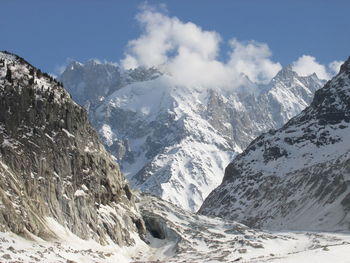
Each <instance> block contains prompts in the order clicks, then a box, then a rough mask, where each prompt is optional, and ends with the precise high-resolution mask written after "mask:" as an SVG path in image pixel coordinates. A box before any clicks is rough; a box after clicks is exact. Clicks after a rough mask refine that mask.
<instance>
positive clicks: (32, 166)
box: [0, 52, 145, 245]
mask: <svg viewBox="0 0 350 263" xmlns="http://www.w3.org/2000/svg"><path fill="white" fill-rule="evenodd" d="M48 218H51V219H52V220H55V221H56V222H58V224H60V225H61V226H62V227H63V228H66V229H67V230H69V231H71V232H72V233H74V234H76V235H77V236H79V237H80V238H83V239H94V240H95V241H97V242H99V243H101V244H106V243H113V244H119V245H132V244H134V238H133V237H134V236H138V234H140V235H142V234H144V232H145V229H144V225H143V221H142V219H141V216H140V215H139V213H138V212H137V210H136V207H135V204H134V200H133V195H132V194H131V192H130V189H129V185H128V183H127V181H126V180H125V179H124V177H123V175H122V173H121V172H120V170H119V167H118V165H117V164H116V163H115V162H114V160H113V159H112V158H111V156H110V154H109V153H107V152H106V150H105V148H104V147H103V145H102V144H101V143H100V141H99V139H98V136H97V134H96V132H95V131H94V130H93V128H92V127H91V126H90V124H89V122H88V120H87V115H86V112H85V110H84V109H83V108H82V107H80V106H79V105H77V104H76V103H75V102H73V101H72V99H71V98H70V95H69V94H68V92H66V91H65V90H64V89H63V87H62V85H61V84H60V83H59V82H57V81H55V80H53V79H52V78H51V77H50V76H49V75H47V74H44V73H42V72H40V71H39V70H38V69H36V68H34V67H33V66H31V65H30V64H29V63H27V62H26V61H25V60H23V59H22V58H20V57H18V56H16V55H13V54H9V53H6V52H0V231H12V232H14V233H16V234H19V235H22V236H25V237H27V238H32V235H36V236H39V237H41V238H43V239H52V238H57V235H56V233H55V229H53V228H52V224H50V222H49V221H48Z"/></svg>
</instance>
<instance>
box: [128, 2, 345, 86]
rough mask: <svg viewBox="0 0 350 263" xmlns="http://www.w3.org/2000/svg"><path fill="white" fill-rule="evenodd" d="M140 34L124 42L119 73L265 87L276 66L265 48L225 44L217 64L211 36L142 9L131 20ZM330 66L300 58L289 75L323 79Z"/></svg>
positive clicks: (217, 46) (216, 45)
mask: <svg viewBox="0 0 350 263" xmlns="http://www.w3.org/2000/svg"><path fill="white" fill-rule="evenodd" d="M136 19H137V21H138V23H139V24H140V26H141V29H142V33H141V35H140V36H139V37H138V38H137V39H133V40H131V41H129V42H128V45H127V48H126V52H125V57H124V59H123V60H121V65H122V66H123V67H124V68H127V69H128V68H136V67H138V66H145V67H153V66H156V67H157V66H161V67H162V68H164V69H165V70H166V71H167V72H169V73H170V74H171V75H172V76H173V78H174V79H175V80H176V81H177V82H178V83H179V84H183V85H191V86H193V85H194V86H211V87H213V86H219V87H234V86H239V85H240V83H242V82H244V81H246V78H245V77H244V75H245V76H247V77H248V78H249V79H250V80H251V81H253V82H255V83H257V84H261V83H267V82H269V81H270V80H271V79H272V78H273V77H274V76H275V75H276V74H277V72H278V71H279V70H281V68H282V66H281V64H280V63H278V62H274V61H272V59H271V57H272V51H271V50H270V48H269V46H268V45H267V44H265V43H260V42H257V41H253V40H252V41H247V42H242V41H239V40H237V39H235V38H233V39H231V40H230V41H229V46H230V51H229V52H228V57H227V58H226V59H225V60H226V61H225V62H224V61H222V60H220V59H219V53H220V44H221V43H222V38H221V36H220V34H219V33H217V32H215V31H207V30H204V29H202V28H201V27H200V26H198V25H196V24H194V23H192V22H183V21H181V20H180V19H178V18H177V17H170V16H169V15H167V14H166V12H162V11H159V10H156V9H155V8H153V7H149V6H147V5H146V6H144V7H143V8H142V10H141V11H140V13H139V14H138V15H137V16H136ZM338 63H339V62H338V61H335V62H332V63H331V64H330V65H329V67H328V70H329V71H330V72H331V73H330V72H328V71H327V68H326V67H325V66H323V65H321V64H319V63H318V62H317V61H316V59H315V58H314V57H312V56H307V55H303V56H302V57H300V58H299V59H297V61H295V62H293V63H292V65H293V69H294V70H295V71H296V72H297V73H299V74H301V75H310V74H312V73H314V72H315V73H316V74H317V75H318V76H319V77H320V78H324V79H329V78H330V77H331V74H333V73H334V71H336V68H337V67H338V66H339V65H338Z"/></svg>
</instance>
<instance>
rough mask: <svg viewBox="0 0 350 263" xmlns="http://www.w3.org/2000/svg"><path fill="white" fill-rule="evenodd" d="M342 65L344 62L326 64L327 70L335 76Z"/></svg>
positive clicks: (336, 61)
mask: <svg viewBox="0 0 350 263" xmlns="http://www.w3.org/2000/svg"><path fill="white" fill-rule="evenodd" d="M343 63H344V61H339V60H334V61H332V62H331V63H329V64H328V68H329V70H330V72H331V73H332V74H333V75H335V74H338V72H339V70H340V66H341V65H342V64H343Z"/></svg>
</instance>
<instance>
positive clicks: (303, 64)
mask: <svg viewBox="0 0 350 263" xmlns="http://www.w3.org/2000/svg"><path fill="white" fill-rule="evenodd" d="M342 63H343V62H342V61H333V62H331V63H330V64H329V65H328V68H327V67H326V66H325V65H322V64H320V63H318V62H317V61H316V58H315V57H313V56H309V55H303V56H301V57H300V58H298V60H297V61H295V62H293V63H292V66H293V70H294V71H295V72H296V73H298V74H299V75H300V76H309V75H311V74H313V73H316V75H317V76H318V77H319V78H321V79H327V80H328V79H330V78H331V77H332V76H333V75H335V74H336V73H338V71H339V69H340V66H341V64H342Z"/></svg>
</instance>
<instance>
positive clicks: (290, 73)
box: [274, 65, 299, 79]
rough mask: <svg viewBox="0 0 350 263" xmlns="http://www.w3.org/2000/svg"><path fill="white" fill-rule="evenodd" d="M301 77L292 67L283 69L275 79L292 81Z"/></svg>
mask: <svg viewBox="0 0 350 263" xmlns="http://www.w3.org/2000/svg"><path fill="white" fill-rule="evenodd" d="M297 76H299V75H298V74H297V73H296V72H295V71H294V70H293V67H292V65H288V66H286V67H283V68H282V69H281V70H280V71H279V72H278V73H277V75H276V77H274V79H290V78H293V77H297Z"/></svg>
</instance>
